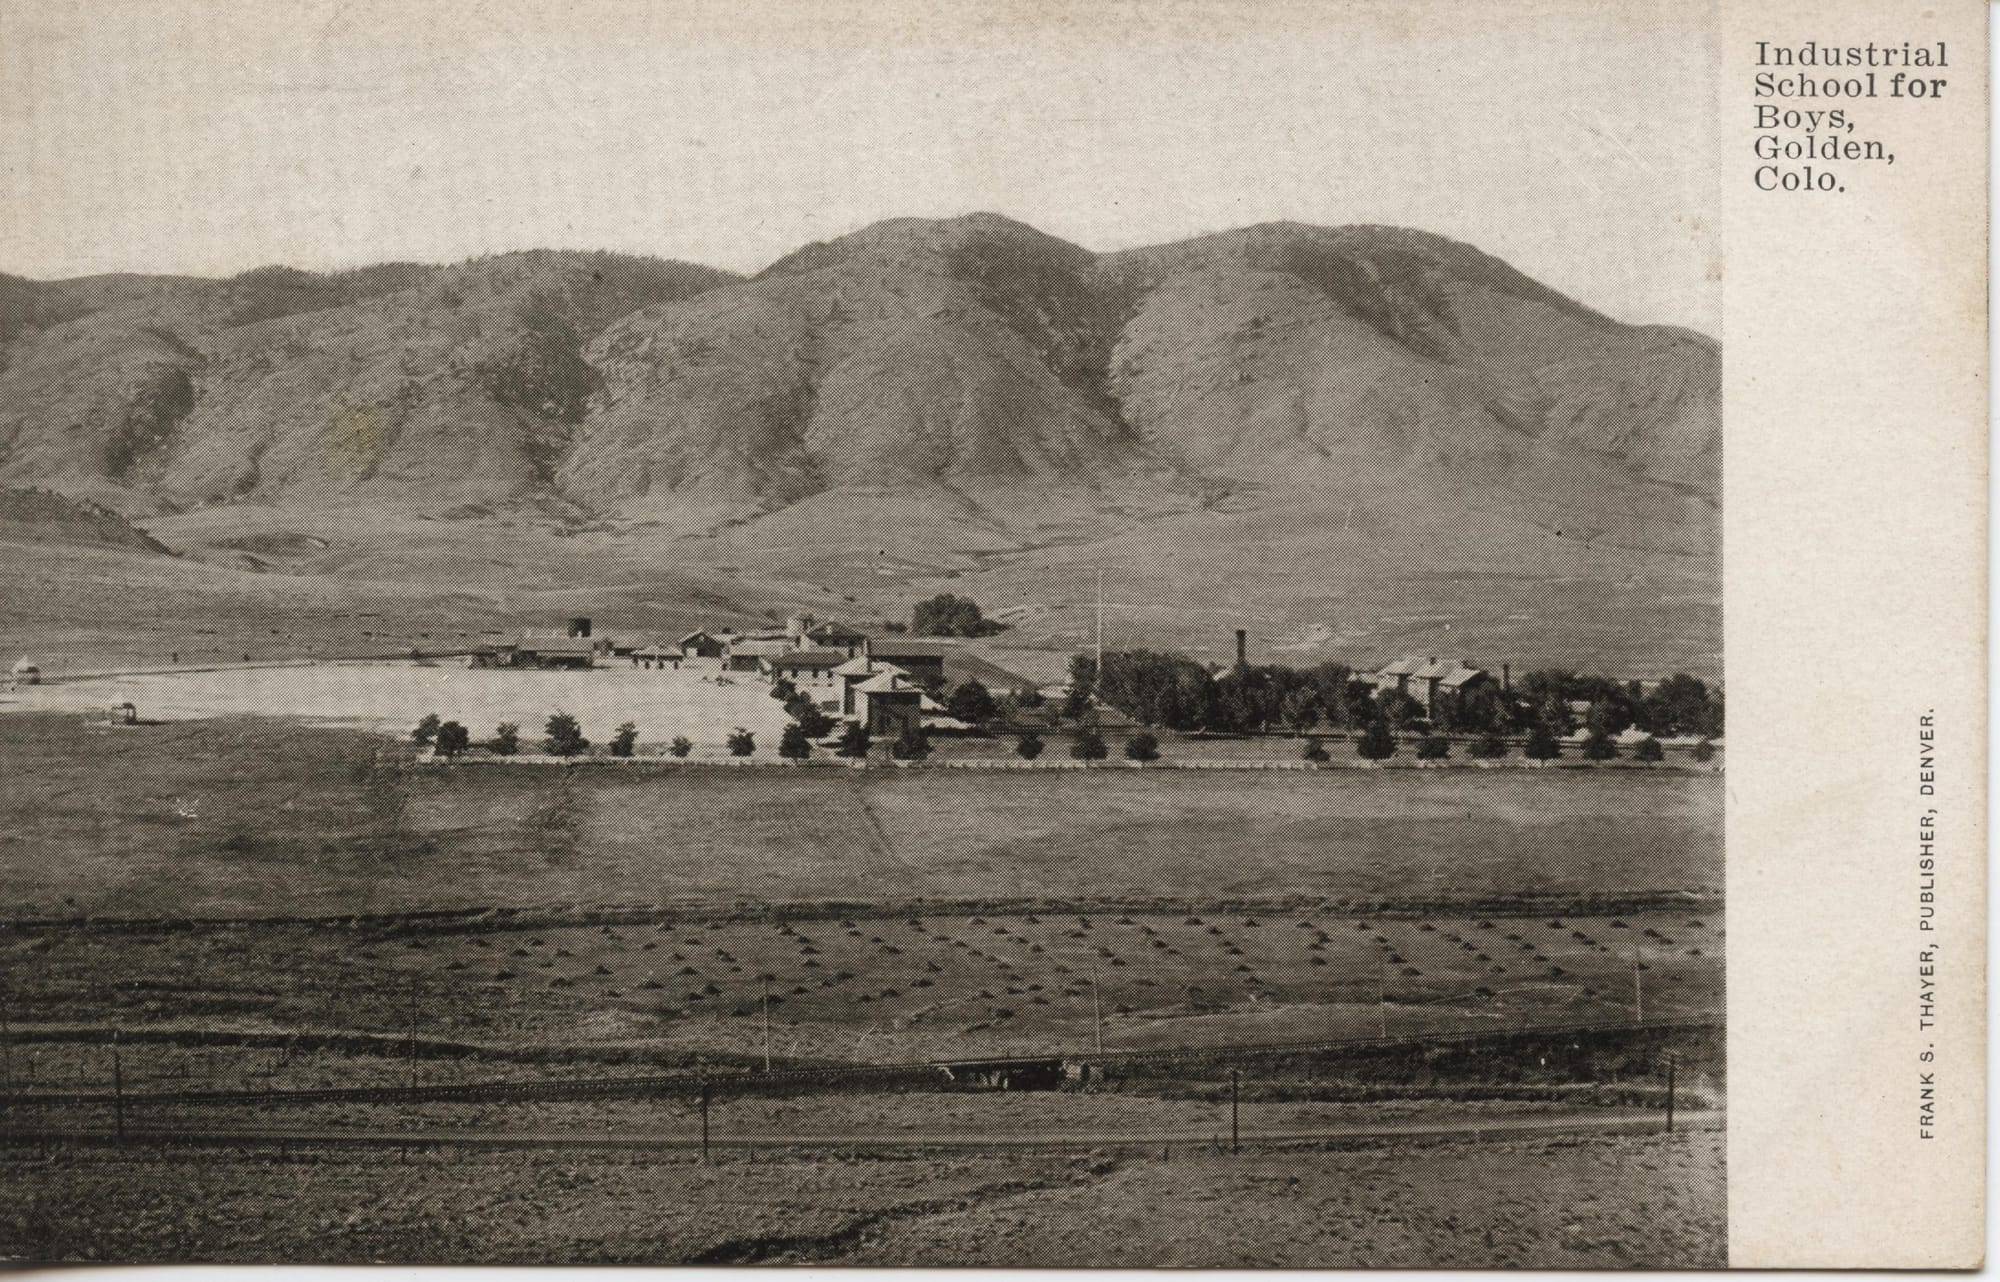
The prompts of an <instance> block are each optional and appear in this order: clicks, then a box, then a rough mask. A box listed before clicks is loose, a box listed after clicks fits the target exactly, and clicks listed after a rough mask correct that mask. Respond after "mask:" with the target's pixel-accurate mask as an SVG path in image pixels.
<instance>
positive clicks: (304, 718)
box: [0, 661, 788, 757]
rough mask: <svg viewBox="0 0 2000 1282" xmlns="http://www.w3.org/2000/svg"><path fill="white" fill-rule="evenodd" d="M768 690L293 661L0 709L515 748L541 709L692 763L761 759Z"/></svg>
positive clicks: (605, 672) (770, 722)
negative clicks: (732, 742)
mask: <svg viewBox="0 0 2000 1282" xmlns="http://www.w3.org/2000/svg"><path fill="white" fill-rule="evenodd" d="M770 696H771V687H770V685H769V683H768V682H766V681H764V680H763V679H762V678H759V677H756V676H754V675H747V674H739V675H730V674H726V673H723V672H721V671H720V665H719V664H714V663H707V664H703V665H701V666H700V667H699V668H697V667H696V666H694V665H690V666H689V667H688V668H686V669H683V670H680V671H674V670H671V669H670V670H667V671H656V670H651V669H642V668H635V667H631V666H629V665H627V664H625V663H623V662H622V661H621V662H616V663H615V664H613V665H611V666H606V667H602V668H598V669H595V670H592V671H588V672H561V671H547V670H537V669H510V670H498V669H492V668H471V667H467V666H465V665H464V664H463V663H461V662H443V663H437V664H416V663H409V662H400V663H395V662H376V663H331V664H310V665H308V664H301V665H296V666H286V667H249V668H245V667H233V668H219V669H215V670H213V671H207V672H166V673H147V674H142V675H132V676H117V677H102V678H98V679H94V680H81V681H66V682H63V683H61V684H56V685H36V686H23V687H21V688H19V689H17V690H15V691H13V692H12V694H11V695H9V694H0V712H6V711H21V712H70V713H91V712H101V711H102V710H103V709H105V708H107V707H109V706H110V705H111V704H113V703H120V702H128V701H129V702H131V703H132V704H133V705H135V706H136V707H137V708H138V709H139V710H140V713H141V715H142V716H144V717H145V718H147V719H149V720H160V721H189V720H200V719H205V718H212V717H243V716H264V717H274V718H282V719H285V720H294V721H299V722H301V723H305V724H308V725H324V726H343V727H349V728H354V729H362V730H374V731H379V732H382V733H385V734H390V735H395V736H399V737H400V736H402V735H405V734H407V733H409V730H410V727H412V726H413V725H415V724H416V721H417V718H418V717H421V716H423V715H424V714H425V713H426V712H436V713H437V714H439V716H441V717H443V718H444V719H445V720H448V721H458V722H460V723H461V724H463V725H464V726H465V727H466V728H467V729H468V730H470V731H471V732H472V734H473V736H474V738H475V740H478V741H484V740H485V739H486V738H487V737H488V736H490V735H491V734H492V733H493V728H494V727H495V726H497V725H499V724H500V723H501V722H502V721H511V722H513V723H515V724H516V725H518V726H519V727H520V728H521V740H522V746H523V748H524V749H527V750H532V749H533V748H534V746H535V744H536V743H537V742H538V741H539V740H540V738H541V734H542V726H543V724H544V723H545V722H546V721H547V720H548V717H549V714H550V713H552V712H557V711H562V712H567V713H569V714H570V715H571V716H573V717H575V718H576V719H577V720H578V721H579V722H580V723H581V724H582V726H583V731H584V734H585V735H587V736H588V737H589V738H590V740H591V742H592V743H594V744H603V743H604V742H606V741H607V740H609V739H610V737H611V735H612V732H613V731H614V730H616V729H617V728H618V726H619V725H620V724H621V723H623V722H626V721H631V722H634V723H636V724H637V725H638V726H639V727H640V729H641V733H642V735H643V736H644V740H645V742H647V743H648V744H649V745H652V746H653V747H655V748H658V747H661V746H663V745H664V744H665V743H666V741H667V740H669V739H671V738H672V737H673V736H675V735H677V734H685V735H687V736H688V737H689V738H690V739H692V740H694V742H695V745H696V747H697V749H698V751H699V753H700V754H701V755H704V756H711V757H720V756H723V755H724V753H725V748H724V739H725V737H726V736H727V735H728V733H729V731H730V730H731V729H732V728H734V727H736V726H743V727H745V728H746V729H749V730H751V731H753V732H754V733H755V734H756V735H757V739H758V742H759V743H760V745H763V746H764V747H765V755H766V756H769V755H770V753H771V751H772V750H774V749H775V748H776V747H777V743H778V735H779V734H780V732H782V731H783V729H784V727H785V723H786V721H787V720H788V718H787V716H786V714H785V710H784V708H783V707H782V706H781V705H780V704H779V703H778V701H777V700H776V699H773V698H771V697H770Z"/></svg>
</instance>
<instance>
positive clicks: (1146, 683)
mask: <svg viewBox="0 0 2000 1282" xmlns="http://www.w3.org/2000/svg"><path fill="white" fill-rule="evenodd" d="M1093 697H1095V698H1096V699H1097V700H1099V701H1101V702H1102V703H1104V704H1106V705H1107V706H1109V707H1113V708H1116V709H1117V710H1118V711H1120V712H1122V713H1124V714H1125V715H1127V716H1129V717H1131V718H1132V719H1133V720H1134V721H1137V722H1139V723H1140V724H1142V725H1149V726H1161V727H1164V728H1166V729H1169V730H1180V731H1196V730H1199V731H1208V732H1211V733H1237V734H1241V733H1269V732H1271V731H1273V730H1276V729H1280V728H1284V729H1289V730H1291V731H1292V732H1293V733H1295V734H1300V735H1305V734H1310V733H1312V731H1314V730H1315V729H1318V728H1319V727H1321V726H1325V727H1328V728H1331V729H1347V730H1363V729H1367V728H1369V727H1371V726H1372V725H1374V724H1375V723H1377V722H1381V723H1383V724H1384V725H1386V726H1387V727H1388V728H1389V729H1390V730H1392V731H1406V732H1409V731H1415V732H1425V731H1435V732H1437V733H1440V734H1503V733H1514V734H1524V733H1532V732H1533V731H1534V730H1536V729H1537V728H1541V729H1546V730H1547V731H1549V732H1550V734H1551V735H1558V736H1559V735H1565V734H1569V733H1571V732H1573V731H1575V730H1576V729H1578V728H1579V727H1578V719H1577V716H1576V714H1575V712H1574V711H1573V705H1574V704H1576V703H1588V704H1589V706H1590V710H1589V713H1588V714H1587V715H1586V716H1585V717H1584V718H1583V727H1582V728H1584V729H1587V730H1589V731H1592V732H1593V733H1598V734H1602V735H1604V736H1610V735H1615V734H1619V733H1621V732H1623V731H1625V730H1626V729H1628V728H1631V727H1634V726H1636V727H1638V728H1639V729H1640V730H1642V731H1644V732H1646V733H1647V734H1649V735H1655V736H1659V735H1695V736H1699V737H1701V738H1705V739H1709V738H1714V737H1716V736H1718V735H1720V734H1721V733H1722V714H1723V705H1722V692H1721V691H1720V690H1717V689H1711V688H1710V687H1709V686H1708V684H1707V683H1706V682H1704V681H1702V680H1701V679H1700V678H1698V677H1692V676H1689V675H1687V674H1686V673H1684V672H1682V673H1675V674H1674V675H1673V676H1671V677H1669V678H1667V679H1666V680H1665V681H1662V682H1660V683H1658V684H1657V685H1655V686H1654V687H1653V688H1652V689H1650V690H1648V689H1646V688H1645V687H1644V686H1642V685H1641V684H1640V683H1639V682H1637V681H1627V682H1618V681H1614V680H1611V679H1609V678H1606V677H1594V676H1588V675H1580V674H1578V673H1575V672H1570V671H1567V670H1561V669H1548V670H1544V671H1538V672H1531V673H1528V674H1527V675H1526V676H1524V677H1523V678H1522V679H1521V681H1520V684H1519V686H1518V687H1517V688H1515V689H1514V690H1512V691H1503V690H1501V689H1500V688H1499V687H1498V686H1496V685H1495V684H1494V683H1493V682H1491V681H1484V682H1480V683H1479V684H1477V685H1475V686H1473V687H1472V688H1470V689H1468V690H1465V691H1463V692H1460V693H1448V692H1440V693H1439V695H1438V697H1437V700H1436V703H1435V706H1434V707H1433V708H1431V709H1430V710H1429V712H1428V713H1427V712H1426V710H1425V708H1424V705H1423V704H1422V703H1420V702H1418V701H1417V700H1416V699H1415V698H1413V697H1411V696H1410V695H1409V694H1408V693H1407V692H1405V691H1401V690H1395V689H1386V690H1380V691H1378V690H1377V689H1376V688H1375V686H1374V684H1373V683H1372V682H1369V681H1365V680H1362V679H1361V678H1360V677H1359V676H1358V675H1357V674H1356V673H1355V672H1354V671H1353V670H1352V669H1350V668H1348V667H1347V666H1346V665H1345V664H1339V663H1322V664H1318V665H1316V666H1314V667H1310V668H1289V667H1283V666H1279V665H1275V664H1273V665H1261V666H1246V667H1240V668H1227V669H1222V670H1215V669H1211V668H1208V667H1204V666H1203V665H1201V664H1199V663H1196V662H1195V661H1194V660H1193V659H1190V658H1188V657H1187V656H1186V655H1183V654H1173V653H1167V652H1162V651H1155V650H1113V651H1107V652H1106V653H1105V655H1104V665H1103V670H1102V671H1101V672H1100V671H1099V670H1098V665H1097V662H1096V660H1095V659H1093V658H1092V657H1091V656H1090V655H1086V654H1080V655H1076V656H1074V657H1073V658H1072V659H1071V660H1070V689H1069V695H1068V697H1067V699H1066V701H1065V711H1066V712H1067V713H1068V714H1069V715H1071V716H1076V715H1080V714H1081V713H1082V711H1083V710H1084V709H1086V708H1087V707H1088V706H1089V704H1090V700H1091V699H1092V698H1093Z"/></svg>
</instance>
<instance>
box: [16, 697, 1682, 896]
mask: <svg viewBox="0 0 2000 1282" xmlns="http://www.w3.org/2000/svg"><path fill="white" fill-rule="evenodd" d="M766 702H769V700H766ZM0 725H4V727H5V729H6V731H7V733H6V734H5V735H0V777H4V778H5V780H6V781H7V782H6V787H7V790H8V808H9V823H8V825H7V827H6V829H5V831H4V832H0V896H4V897H5V901H6V902H7V903H8V904H10V905H11V906H12V913H13V915H14V916H15V917H16V918H17V919H18V918H33V917H56V918H63V917H74V916H76V915H79V914H83V915H92V916H113V917H162V916H165V917H172V916H194V917H246V916H270V915H290V914H306V915H323V914H351V913H367V912H378V913H380V912H398V911H407V910H412V909H419V908H451V907H460V908H463V907H472V908H491V907H506V906H547V905H561V904H585V905H590V904H597V905H602V904H627V905H632V904H638V905H644V904H656V905H678V906H684V907H686V908H690V909H693V908H697V907H698V906H699V905H701V904H737V903H741V902H750V903H783V902H795V901H802V900H807V901H810V900H841V901H846V902H850V903H859V904H865V903H869V902H879V901H898V902H907V901H911V900H916V899H920V898H922V899H952V900H961V899H989V898H995V897H1028V898H1032V899H1035V900H1037V901H1044V900H1054V901H1061V900H1064V899H1073V898H1075V899H1090V900H1100V899H1105V898H1136V899H1140V900H1144V901H1149V902H1158V901H1165V902H1166V903H1168V904H1182V903H1187V902H1195V901H1199V902H1213V901H1222V900H1229V899H1236V898H1249V897H1264V896H1276V897H1283V898H1286V899H1294V898H1296V899H1302V900H1308V901H1318V900H1332V901H1336V902H1339V901H1357V902H1361V901H1385V900H1426V901H1433V900H1437V899H1440V898H1456V899H1459V900H1462V901H1469V902H1484V901H1489V900H1492V899H1494V898H1518V897H1520V896H1536V897H1548V896H1558V897H1559V896H1564V895H1571V896H1581V897H1588V896H1593V895H1595V896H1616V895H1621V894H1651V893H1659V892H1683V891H1687V892H1705V893H1716V892H1719V890H1720V887H1721V884H1722V836H1721V788H1722V780H1721V778H1720V777H1719V776H1715V775H1701V774H1691V773H1683V772H1678V771H1664V772H1655V771H1463V772H1429V771H1401V772H1375V771H1339V772H1329V773H1325V774H1311V775H1299V774H1270V775H1265V774H1256V773H1248V774H1245V773H1235V772H1230V773H1221V774H1208V773H1198V772H1172V773H1168V772H1160V773H1150V774H1149V773H1147V772H1145V771H1134V770H1107V771H1101V772H1099V771H1093V772H1089V773H1087V774H1086V773H1079V772H1038V773H1023V774H1005V775H994V774H987V773H981V772H965V771H933V770H924V771H898V770H868V771H853V770H825V771H818V770H803V771H782V770H780V771H765V770H759V771H754V772H745V771H736V770H729V769H699V768H697V769H690V770H686V771H677V772H673V773H671V774H665V775H662V774H646V773H633V772H621V771H619V770H616V769H612V768H594V767H582V768H579V769H575V770H541V769H507V768H486V767H481V768H474V769H456V770H440V769H431V768H422V767H417V768H413V766H412V763H411V760H410V758H411V750H410V748H409V745H408V744H407V743H404V742H398V741H394V740H389V739H385V738H382V737H379V736H375V735H369V734H364V733H360V732H354V731H342V730H333V729H311V728H303V727H298V726H294V725H288V724H285V723H282V722H278V721H272V720H264V719H238V720H227V721H197V722H180V723H171V724H166V725H158V726H140V727H132V728H112V727H108V726H103V725H91V724H87V723H86V722H85V721H83V719H81V718H78V717H75V716H72V715H46V716H43V715H33V714H25V713H23V714H13V715H10V716H8V717H6V718H5V719H4V721H3V722H0Z"/></svg>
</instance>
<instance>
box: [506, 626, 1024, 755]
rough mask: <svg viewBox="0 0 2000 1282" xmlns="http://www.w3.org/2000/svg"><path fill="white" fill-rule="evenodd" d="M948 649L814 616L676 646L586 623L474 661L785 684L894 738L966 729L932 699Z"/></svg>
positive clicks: (528, 636)
mask: <svg viewBox="0 0 2000 1282" xmlns="http://www.w3.org/2000/svg"><path fill="white" fill-rule="evenodd" d="M947 649H948V647H947V646H943V645H939V644H937V643H935V642H927V641H921V640H914V639H910V638H904V637H893V636H891V637H876V636H871V635H869V634H868V633H865V632H862V631H861V630H859V629H858V628H854V627H851V626H849V625H847V624H845V623H841V622H839V621H837V620H826V621H817V620H815V619H813V618H812V617H811V616H810V615H795V616H793V617H792V618H790V619H787V620H786V621H785V625H784V626H783V627H782V628H771V629H765V630H759V631H751V632H738V631H736V630H734V629H733V628H719V629H716V630H713V631H711V630H709V629H706V628H703V629H698V630H696V631H694V632H690V633H688V634H687V635H686V636H684V637H680V638H679V639H677V640H671V641H670V640H664V639H659V638H652V637H641V636H612V635H607V634H603V633H596V632H594V631H593V629H592V627H591V621H590V620H589V619H587V618H582V617H578V618H574V619H571V620H570V621H569V624H568V626H567V627H565V628H562V629H560V630H555V629H528V630H525V631H522V632H520V633H518V634H517V635H515V636H513V637H511V638H509V639H507V640H505V641H501V642H496V643H494V644H491V645H485V646H481V647H480V648H479V649H477V650H475V651H474V652H473V655H472V662H473V664H474V666H476V667H497V668H595V667H600V666H607V665H611V664H618V663H629V664H631V665H632V666H633V667H638V668H647V669H651V668H658V669H663V670H674V671H677V670H679V669H680V668H682V667H683V666H701V667H706V668H710V669H713V670H715V671H717V672H719V673H740V674H745V675H754V676H757V677H762V678H764V679H765V680H768V681H771V682H774V683H775V682H777V681H779V680H784V681H788V682H790V683H791V684H792V686H793V687H794V688H795V689H797V690H799V691H801V692H803V693H804V694H806V695H807V696H808V697H810V698H811V699H813V700H814V701H815V702H816V703H818V704H819V705H820V707H821V708H822V709H824V710H825V711H826V712H827V713H828V714H829V715H831V716H834V717H836V718H839V719H844V720H849V721H854V722H858V723H859V724H861V725H863V726H865V727H867V729H868V732H869V733H870V734H871V735H874V736H878V737H879V736H888V737H891V738H893V737H895V736H897V735H899V734H901V733H902V732H903V730H904V728H905V727H907V726H910V725H916V726H919V727H928V728H931V729H947V730H948V729H954V728H961V727H959V724H958V723H957V722H955V721H953V720H952V719H951V718H950V717H949V716H948V715H946V713H945V710H944V708H943V707H942V705H940V704H938V703H937V702H936V701H935V700H934V699H933V698H932V697H931V694H930V692H931V691H933V690H937V689H939V688H940V687H941V686H942V685H943V684H944V682H945V680H946V673H945V654H946V651H947ZM989 675H990V674H989ZM1025 686H1026V683H1025V682H1023V683H1022V687H1023V688H1025ZM1003 688H1004V687H1003Z"/></svg>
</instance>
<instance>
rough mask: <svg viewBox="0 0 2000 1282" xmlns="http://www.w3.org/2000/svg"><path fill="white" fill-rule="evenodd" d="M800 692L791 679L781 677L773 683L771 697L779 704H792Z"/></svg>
mask: <svg viewBox="0 0 2000 1282" xmlns="http://www.w3.org/2000/svg"><path fill="white" fill-rule="evenodd" d="M798 692H799V688H798V687H797V686H795V685H793V684H792V682H791V678H789V677H779V678H778V679H777V680H776V681H773V682H772V683H771V697H772V698H773V699H776V700H777V701H778V702H779V703H790V702H791V701H792V699H793V697H794V696H795V695H797V694H798Z"/></svg>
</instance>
